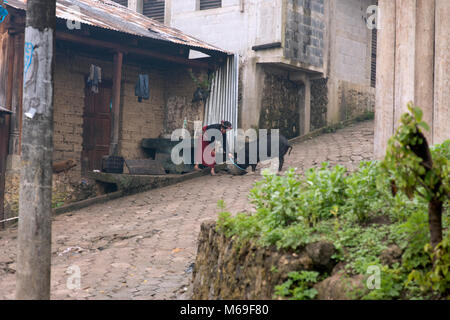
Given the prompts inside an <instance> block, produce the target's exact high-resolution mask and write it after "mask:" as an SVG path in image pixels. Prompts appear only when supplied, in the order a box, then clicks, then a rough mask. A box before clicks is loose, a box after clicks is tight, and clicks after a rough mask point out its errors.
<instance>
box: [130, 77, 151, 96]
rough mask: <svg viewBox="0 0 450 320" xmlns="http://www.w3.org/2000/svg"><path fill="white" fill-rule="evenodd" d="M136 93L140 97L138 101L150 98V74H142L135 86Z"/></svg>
mask: <svg viewBox="0 0 450 320" xmlns="http://www.w3.org/2000/svg"><path fill="white" fill-rule="evenodd" d="M134 94H135V96H137V97H138V101H139V102H142V99H145V100H148V99H149V98H150V89H149V87H148V74H140V75H139V79H138V81H137V82H136V86H135V88H134Z"/></svg>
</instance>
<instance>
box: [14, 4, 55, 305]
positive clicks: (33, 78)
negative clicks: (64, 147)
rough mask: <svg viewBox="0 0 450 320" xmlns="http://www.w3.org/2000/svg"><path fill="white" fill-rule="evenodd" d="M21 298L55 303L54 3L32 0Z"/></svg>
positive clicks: (20, 251) (22, 185)
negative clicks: (52, 276)
mask: <svg viewBox="0 0 450 320" xmlns="http://www.w3.org/2000/svg"><path fill="white" fill-rule="evenodd" d="M26 12H27V17H26V27H25V64H24V88H23V108H24V111H25V115H26V116H24V119H23V133H22V157H21V162H22V164H21V171H20V195H19V230H18V251H17V273H16V298H17V299H21V300H23V299H34V300H36V299H50V266H51V221H52V220H51V218H52V156H53V64H54V31H55V26H56V17H55V13H56V1H55V0H28V1H27V11H26Z"/></svg>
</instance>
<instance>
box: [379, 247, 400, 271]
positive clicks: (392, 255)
mask: <svg viewBox="0 0 450 320" xmlns="http://www.w3.org/2000/svg"><path fill="white" fill-rule="evenodd" d="M402 254H403V252H402V249H400V247H399V246H397V245H395V244H392V245H390V246H389V247H388V248H387V249H386V250H384V251H383V252H382V253H381V255H380V261H381V263H382V264H384V265H387V266H391V265H393V264H394V263H396V262H398V263H400V262H401V260H402Z"/></svg>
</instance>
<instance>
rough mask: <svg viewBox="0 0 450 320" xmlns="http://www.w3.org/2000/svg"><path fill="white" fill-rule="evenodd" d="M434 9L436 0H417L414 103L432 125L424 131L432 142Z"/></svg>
mask: <svg viewBox="0 0 450 320" xmlns="http://www.w3.org/2000/svg"><path fill="white" fill-rule="evenodd" d="M434 11H435V1H434V0H417V12H416V19H417V24H416V56H415V66H414V68H415V70H414V72H415V84H414V85H415V95H414V96H415V98H414V104H415V105H417V106H419V107H420V108H422V110H423V121H425V122H426V123H428V124H429V126H430V131H424V132H423V133H424V135H425V138H427V140H428V142H429V143H430V144H432V143H433V132H432V128H433V104H434V15H435V12H434Z"/></svg>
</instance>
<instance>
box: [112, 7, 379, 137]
mask: <svg viewBox="0 0 450 320" xmlns="http://www.w3.org/2000/svg"><path fill="white" fill-rule="evenodd" d="M117 1H118V2H121V3H123V4H125V3H126V4H127V5H128V6H129V7H132V8H135V9H136V10H142V8H143V6H144V5H146V4H147V5H148V3H149V2H154V3H156V2H155V0H148V1H145V0H144V1H132V0H128V1H124V0H117ZM157 2H159V3H160V5H161V3H162V2H163V3H164V10H165V17H164V23H165V24H166V25H169V26H172V27H175V28H178V29H180V30H182V31H184V32H186V33H188V34H191V35H193V36H195V37H197V38H199V39H202V40H204V41H206V42H208V43H211V44H214V45H216V46H219V47H221V48H224V49H226V50H228V51H232V52H236V53H238V54H239V55H240V83H239V98H240V100H239V112H240V116H239V122H240V123H239V126H240V127H243V128H250V127H259V128H280V130H281V133H283V134H284V135H286V136H287V137H294V136H298V135H303V134H305V133H307V132H309V131H311V130H314V129H318V128H321V127H323V126H326V125H327V124H332V123H337V122H339V121H342V120H346V119H350V118H353V117H355V116H357V115H360V114H362V113H365V112H367V111H373V108H374V104H375V89H374V81H373V80H374V74H375V63H374V59H375V54H376V37H374V36H375V35H376V34H374V32H372V30H370V29H369V28H368V27H367V23H366V22H367V19H368V17H369V16H370V14H368V13H367V10H368V8H369V6H371V5H373V4H375V3H376V1H375V0H345V1H343V0H165V1H157ZM374 44H375V45H374ZM371 80H372V81H371Z"/></svg>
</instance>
